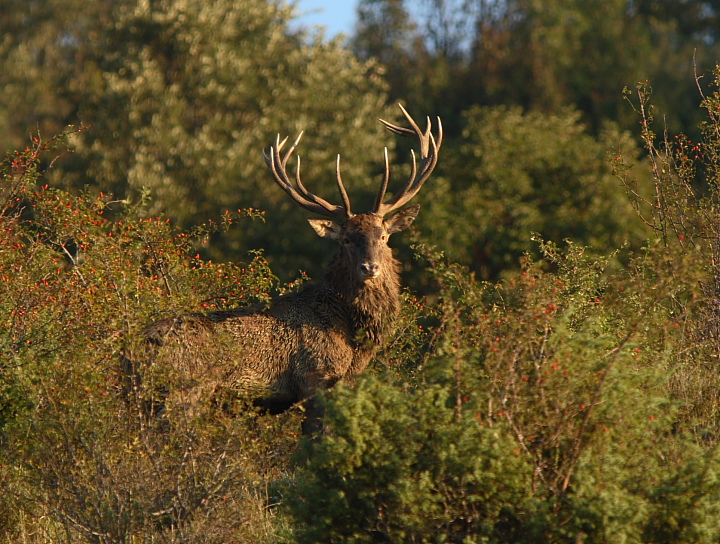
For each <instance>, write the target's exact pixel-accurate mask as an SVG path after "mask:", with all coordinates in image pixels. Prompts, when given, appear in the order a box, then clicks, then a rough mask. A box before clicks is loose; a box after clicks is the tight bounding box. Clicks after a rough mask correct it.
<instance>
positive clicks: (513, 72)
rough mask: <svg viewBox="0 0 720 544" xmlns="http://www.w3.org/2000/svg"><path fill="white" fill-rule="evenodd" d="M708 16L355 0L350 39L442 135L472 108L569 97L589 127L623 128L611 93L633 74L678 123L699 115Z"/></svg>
mask: <svg viewBox="0 0 720 544" xmlns="http://www.w3.org/2000/svg"><path fill="white" fill-rule="evenodd" d="M717 17H718V8H717V5H716V3H715V2H712V1H708V0H687V1H683V2H669V1H664V2H656V1H649V0H648V1H634V0H633V1H630V0H610V1H588V0H542V1H540V0H510V1H502V2H501V1H483V2H469V1H467V0H404V1H403V0H363V1H362V2H360V4H359V7H358V24H357V27H356V31H355V35H354V36H353V38H352V41H351V44H352V47H353V50H354V51H355V52H356V54H357V55H358V56H359V57H360V58H363V59H368V58H371V57H374V58H377V59H378V60H379V61H380V63H381V64H382V65H383V66H385V69H386V72H387V79H388V82H389V84H390V90H389V93H390V96H391V97H392V98H396V97H399V98H403V99H405V100H408V101H409V102H410V103H418V104H420V103H421V104H423V106H424V108H426V109H427V110H429V111H437V112H440V113H441V114H442V115H443V118H444V119H446V121H447V126H448V129H449V134H450V135H451V137H456V136H458V135H459V134H460V132H461V130H462V112H463V111H465V110H467V109H470V108H471V107H473V106H492V107H494V106H499V105H506V106H520V107H522V108H524V109H528V110H541V111H545V112H549V113H555V114H557V113H560V112H561V111H562V110H563V109H565V108H567V107H568V106H571V107H573V108H575V109H577V110H578V111H580V112H581V113H582V116H583V121H584V122H585V123H587V124H588V126H589V127H590V130H591V131H592V133H597V132H598V131H600V130H601V129H602V127H603V126H604V124H605V122H606V121H607V120H612V121H615V122H617V123H618V124H619V126H620V127H621V128H623V129H630V128H631V126H632V123H633V122H634V118H633V116H632V114H631V112H629V111H628V110H627V109H626V108H624V107H623V104H622V102H621V101H620V100H619V96H618V92H619V90H620V89H622V88H623V86H625V85H628V84H630V83H632V82H634V81H637V80H639V79H641V78H649V79H651V80H652V81H653V84H654V85H656V87H657V88H658V90H659V91H661V92H660V98H659V99H658V100H659V106H660V107H661V109H662V110H663V111H664V112H665V113H667V115H668V122H669V124H670V125H671V126H672V127H673V129H674V130H679V127H681V126H683V127H693V128H694V126H695V125H696V124H697V122H699V116H698V115H697V108H696V100H695V97H696V89H695V88H694V86H693V85H692V81H691V79H690V77H691V74H692V69H693V64H694V63H696V64H697V66H698V69H699V70H700V72H701V73H702V72H703V71H705V70H709V69H711V68H712V66H713V64H714V62H715V59H716V58H717V50H718V46H719V44H718V40H717V37H718V36H717V32H716V30H715V29H716V20H717Z"/></svg>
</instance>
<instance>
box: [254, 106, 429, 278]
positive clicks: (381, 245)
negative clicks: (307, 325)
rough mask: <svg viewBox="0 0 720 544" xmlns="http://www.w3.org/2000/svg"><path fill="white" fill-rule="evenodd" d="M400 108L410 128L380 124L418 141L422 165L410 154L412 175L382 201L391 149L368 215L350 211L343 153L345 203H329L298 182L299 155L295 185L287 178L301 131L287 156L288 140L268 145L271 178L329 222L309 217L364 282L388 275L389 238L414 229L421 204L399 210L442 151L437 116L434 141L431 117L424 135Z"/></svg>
mask: <svg viewBox="0 0 720 544" xmlns="http://www.w3.org/2000/svg"><path fill="white" fill-rule="evenodd" d="M400 109H401V110H402V112H403V115H404V116H405V118H406V119H407V121H408V122H409V124H410V128H405V127H399V126H396V125H393V124H392V123H388V122H387V121H383V120H382V119H380V122H381V123H383V124H384V125H385V127H386V128H387V129H388V130H390V132H393V133H394V134H398V135H400V136H411V137H412V136H415V137H417V138H418V140H419V142H420V165H419V167H418V164H417V162H416V159H415V152H414V151H412V152H411V154H412V171H411V173H410V177H409V178H408V180H407V181H406V182H405V184H404V185H403V187H402V189H401V190H400V191H399V192H398V193H397V194H396V195H395V196H393V197H392V198H391V199H390V200H388V201H387V202H384V200H385V193H386V191H387V188H388V183H389V181H390V164H389V161H388V152H387V148H385V173H384V175H383V179H382V182H381V184H380V190H379V191H378V195H377V198H376V199H375V205H374V206H373V209H372V211H370V212H368V213H361V214H354V213H353V212H352V211H351V208H350V199H349V198H348V194H347V191H346V190H345V186H344V184H343V181H342V176H341V175H340V155H338V157H337V162H336V168H335V171H336V177H337V186H338V190H339V192H340V197H341V199H342V202H343V203H342V205H336V204H330V203H329V202H328V201H326V200H325V199H323V198H321V197H319V196H317V195H314V194H312V193H310V192H309V191H308V190H307V189H306V188H305V186H304V185H303V183H302V181H301V179H300V157H299V156H298V157H297V168H296V172H295V186H293V184H292V183H291V182H290V179H289V177H288V175H287V172H286V165H287V162H288V160H289V159H290V156H291V155H292V154H293V152H294V151H295V149H296V148H297V146H298V144H299V143H300V139H301V138H302V135H303V133H302V132H300V134H299V135H298V137H297V138H296V140H295V142H293V144H292V145H291V146H290V148H289V149H288V150H287V152H286V153H285V155H283V156H281V155H280V152H281V151H282V148H283V147H284V146H285V143H286V142H287V138H285V139H284V140H282V141H280V135H278V136H277V138H276V139H275V142H274V143H273V144H272V145H271V146H270V154H269V155H267V154H266V153H265V151H264V150H263V157H264V159H265V163H266V164H267V165H268V167H269V168H270V170H271V172H272V174H273V178H274V179H275V182H276V183H277V184H278V185H279V186H280V188H281V189H282V190H283V191H285V192H286V193H287V194H288V195H289V196H290V198H292V199H293V200H294V201H295V202H296V203H297V204H299V205H300V206H301V207H302V208H304V209H306V210H308V211H310V212H313V213H317V214H319V215H323V216H325V217H329V218H330V219H309V222H310V225H311V226H312V227H313V229H314V230H315V232H317V234H318V235H319V236H321V237H323V238H330V239H332V240H335V241H337V242H338V243H339V244H340V245H341V246H342V248H344V250H345V254H346V257H347V261H348V262H349V263H353V264H354V266H353V267H351V270H350V272H351V273H353V274H354V275H355V279H357V280H358V281H359V282H361V283H363V282H366V281H370V280H374V279H375V278H378V277H379V276H381V275H383V273H384V272H386V271H387V266H388V263H390V262H392V253H391V251H390V248H389V247H388V245H387V243H388V239H389V238H390V235H391V234H394V233H396V232H399V231H401V230H404V229H406V228H407V227H409V226H410V224H411V223H412V222H413V221H414V219H415V218H416V217H417V214H418V212H419V211H420V205H419V204H416V205H414V206H409V207H407V208H405V209H403V210H400V211H397V210H399V209H400V208H401V207H402V206H404V205H405V204H407V203H408V202H409V201H410V200H411V199H412V198H413V197H414V196H415V195H416V194H417V193H418V191H419V190H420V188H421V187H422V186H423V183H425V181H426V180H427V179H428V177H430V174H431V173H432V171H433V169H434V168H435V165H436V164H437V160H438V152H439V150H440V146H441V145H442V138H443V130H442V124H441V122H440V118H439V117H438V119H437V123H438V136H437V140H436V139H435V137H434V136H433V134H432V132H431V123H430V118H428V119H427V127H426V129H425V131H424V132H423V131H422V130H420V128H419V127H418V125H417V124H416V123H415V121H414V120H413V118H412V117H411V116H410V114H409V113H408V112H407V111H406V110H405V108H403V107H402V105H400ZM393 212H395V213H393ZM390 214H392V215H390ZM386 216H389V217H386Z"/></svg>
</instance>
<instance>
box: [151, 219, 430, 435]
mask: <svg viewBox="0 0 720 544" xmlns="http://www.w3.org/2000/svg"><path fill="white" fill-rule="evenodd" d="M418 209H419V206H411V207H409V208H406V209H404V210H402V211H401V212H399V213H397V214H395V215H394V216H391V217H390V218H387V219H385V220H383V219H382V218H381V217H379V216H377V215H374V214H362V215H355V216H353V217H351V218H349V219H348V220H347V221H346V222H345V223H344V224H342V225H339V224H337V223H334V222H332V221H331V220H319V219H318V220H311V224H313V228H315V230H316V231H317V232H318V234H319V235H321V236H323V237H326V238H330V239H333V240H335V241H337V242H338V243H339V244H340V247H339V248H338V250H337V252H336V253H335V256H334V257H333V259H332V261H331V262H330V264H329V266H328V267H327V271H326V274H325V281H323V282H321V283H317V284H308V285H306V286H305V287H304V288H303V289H301V290H300V291H299V292H297V293H291V294H287V295H284V296H281V297H278V298H276V299H274V300H273V301H272V302H271V303H270V304H268V305H257V306H252V307H247V308H238V309H235V310H229V311H217V312H212V313H209V314H206V315H201V314H192V315H184V316H180V317H172V318H169V319H164V320H162V321H159V322H157V323H154V324H153V325H151V326H150V327H148V328H147V329H146V331H145V335H146V338H147V340H148V343H149V345H151V346H154V347H153V352H154V353H153V356H152V359H153V360H154V364H155V365H164V366H165V368H167V369H168V371H169V372H172V371H174V372H175V373H177V374H178V375H180V376H181V377H182V380H181V381H182V383H183V384H184V387H180V388H179V390H178V391H175V392H174V394H172V393H171V395H170V397H168V402H173V403H174V404H175V405H182V406H183V407H184V408H185V409H186V410H190V411H192V410H194V409H196V407H197V403H199V402H207V401H208V400H211V399H212V398H213V397H214V395H216V394H217V392H218V390H219V389H229V390H231V391H237V392H239V393H242V394H244V395H250V397H251V398H253V399H254V400H255V403H256V404H257V405H259V406H262V407H264V408H266V409H268V410H269V411H271V412H274V413H277V412H281V411H283V410H286V409H287V408H289V407H290V406H292V405H293V404H295V403H297V402H299V401H302V400H305V399H308V398H310V397H312V396H313V395H314V393H315V392H316V391H317V390H318V389H327V388H329V387H331V386H333V385H334V384H335V383H337V382H338V381H340V380H346V379H349V378H352V377H353V376H356V375H357V374H359V373H360V372H362V371H363V370H365V368H366V367H367V365H368V363H369V362H370V360H371V358H372V356H373V354H374V353H375V351H376V350H377V349H378V348H379V347H382V346H383V345H384V344H385V342H386V341H387V339H388V336H389V335H390V334H391V332H392V329H393V324H394V320H395V317H396V315H397V313H398V311H399V307H400V277H399V270H400V263H399V262H398V261H397V260H396V259H395V258H394V257H393V255H392V250H391V249H390V247H388V245H387V240H388V238H389V236H390V235H391V234H392V233H394V232H397V231H399V230H403V229H404V228H406V227H407V226H409V225H410V223H411V222H412V221H413V219H414V218H415V217H416V215H417V212H418ZM367 271H370V272H371V273H369V274H368V273H367ZM173 395H174V396H173ZM318 418H319V414H315V415H314V416H313V414H310V415H309V419H308V423H307V424H306V426H304V430H305V431H306V432H314V431H316V430H317V428H318V425H319V423H318V421H317V419H318Z"/></svg>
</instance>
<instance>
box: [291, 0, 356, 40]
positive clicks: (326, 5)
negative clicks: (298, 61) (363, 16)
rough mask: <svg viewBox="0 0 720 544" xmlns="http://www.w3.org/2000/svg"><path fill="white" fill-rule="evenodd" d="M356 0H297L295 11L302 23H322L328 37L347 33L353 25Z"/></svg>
mask: <svg viewBox="0 0 720 544" xmlns="http://www.w3.org/2000/svg"><path fill="white" fill-rule="evenodd" d="M356 7H357V0H299V1H298V3H297V11H298V13H299V14H301V15H302V16H301V17H300V18H299V19H298V22H299V23H301V24H303V25H323V26H324V27H326V28H327V31H326V32H327V37H328V38H330V37H332V36H335V35H336V34H338V33H340V32H343V33H345V34H347V35H349V34H350V33H351V32H352V30H353V27H354V25H355V9H356Z"/></svg>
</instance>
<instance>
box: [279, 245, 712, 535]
mask: <svg viewBox="0 0 720 544" xmlns="http://www.w3.org/2000/svg"><path fill="white" fill-rule="evenodd" d="M541 248H542V251H543V254H544V255H545V258H546V260H548V261H551V262H552V263H553V264H554V265H555V266H556V267H557V269H558V272H557V273H553V274H548V273H543V272H542V271H541V270H540V269H539V267H537V266H530V267H528V268H526V270H524V271H523V273H522V274H520V275H518V276H517V277H515V278H514V279H512V280H509V281H508V282H507V283H504V284H501V285H490V284H481V283H475V282H474V281H473V280H471V279H469V278H468V276H467V274H466V273H464V272H463V270H462V269H460V268H458V267H456V266H447V265H444V264H443V263H442V260H441V259H439V257H438V256H437V255H432V254H431V255H430V260H431V261H432V262H433V263H435V264H434V268H433V270H434V273H435V275H436V278H437V279H438V280H439V282H440V284H441V286H442V289H441V295H442V299H441V300H440V302H439V308H440V309H441V310H442V311H443V317H442V319H441V322H440V324H439V325H438V326H439V328H440V329H441V330H442V336H441V340H440V341H439V343H438V345H437V349H436V352H435V354H434V355H433V356H432V357H431V360H430V361H429V362H428V363H427V365H426V366H425V368H424V369H423V377H424V379H423V383H421V384H420V385H419V386H417V387H414V386H409V385H408V383H407V382H402V381H394V380H390V379H385V380H378V379H368V380H366V381H364V382H362V383H361V384H360V385H359V387H358V388H357V389H356V390H342V391H338V392H336V393H335V394H333V395H332V396H331V397H330V398H329V400H328V412H329V415H328V418H329V424H330V427H331V429H332V432H331V434H330V435H329V436H328V437H327V438H326V439H324V440H323V441H322V442H321V443H320V444H319V445H316V446H315V448H313V449H312V450H310V451H311V452H312V454H311V455H309V454H307V452H306V456H305V457H304V458H303V461H302V462H303V463H304V466H303V468H302V470H301V471H300V474H299V476H298V479H297V482H296V487H295V488H294V489H293V498H294V500H293V501H292V502H291V503H290V512H291V514H292V516H293V517H294V519H295V530H296V535H297V537H298V540H299V541H300V542H303V543H311V542H508V543H511V542H512V543H520V542H528V543H536V542H537V543H540V542H543V543H547V542H558V543H560V542H567V543H571V542H578V541H583V542H598V543H599V542H619V541H622V542H654V543H660V542H668V543H670V542H696V541H697V539H698V538H700V539H701V540H702V541H711V540H712V539H715V538H718V537H719V536H720V525H719V524H718V522H717V520H718V519H720V517H718V515H719V514H720V512H719V511H718V507H717V504H718V502H717V501H718V499H720V493H719V492H718V488H717V486H716V482H717V477H718V469H720V464H718V462H719V461H720V459H718V456H717V453H716V451H715V448H714V447H713V446H712V443H711V442H704V441H697V440H696V439H695V437H693V436H692V434H689V433H678V432H677V425H678V422H679V420H680V419H681V418H680V416H679V414H680V412H679V411H678V407H679V406H680V405H679V403H678V400H677V399H674V398H673V395H672V394H671V388H670V387H669V379H668V377H669V376H672V375H673V373H674V372H676V371H677V369H675V368H673V363H674V360H673V356H672V354H673V353H675V350H679V349H682V348H681V346H682V343H681V341H682V335H681V334H678V332H677V327H675V326H674V322H669V321H668V320H667V312H666V308H665V306H664V305H663V303H664V302H665V301H666V300H667V299H666V298H665V297H664V296H661V297H659V296H658V293H657V291H656V289H658V288H660V289H662V291H663V293H665V294H666V295H667V293H668V290H669V289H671V288H672V287H674V285H672V282H671V281H668V282H665V284H663V282H662V280H661V281H658V282H657V283H655V284H653V288H652V289H650V290H648V289H647V284H645V280H646V277H644V276H645V274H646V273H647V269H644V266H648V267H649V266H651V264H652V261H651V260H647V261H645V260H644V258H641V259H638V262H637V264H636V266H637V267H636V268H635V269H634V270H635V271H634V273H633V274H629V273H627V272H625V271H616V272H612V271H611V270H609V269H608V266H607V264H608V262H609V261H610V259H609V258H608V259H600V260H598V259H591V258H589V257H587V256H586V255H584V252H583V250H582V248H578V247H576V246H570V248H569V249H568V250H567V251H566V252H564V253H560V252H559V251H558V250H557V249H556V248H555V247H554V246H552V245H548V244H541ZM676 264H677V266H678V268H679V266H680V265H681V263H676ZM690 270H691V266H689V268H688V271H690ZM690 497H692V498H690ZM670 505H671V506H670ZM670 512H672V513H671V514H670Z"/></svg>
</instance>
